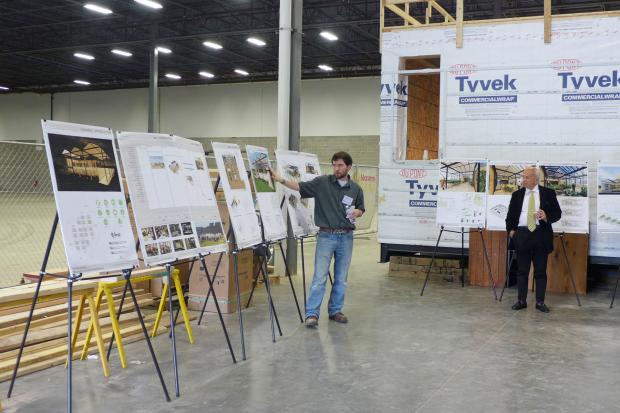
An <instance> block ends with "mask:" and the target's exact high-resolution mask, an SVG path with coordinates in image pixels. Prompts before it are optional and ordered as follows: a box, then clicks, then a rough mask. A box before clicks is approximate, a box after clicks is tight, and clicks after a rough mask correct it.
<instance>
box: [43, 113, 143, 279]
mask: <svg viewBox="0 0 620 413" xmlns="http://www.w3.org/2000/svg"><path fill="white" fill-rule="evenodd" d="M41 124H42V127H43V138H44V140H45V147H46V150H47V160H48V162H49V167H50V176H51V178H52V188H53V189H54V197H55V199H56V209H57V211H58V218H59V221H60V229H61V231H62V238H63V242H64V246H65V252H66V255H67V264H68V266H69V271H70V272H71V273H72V274H84V273H94V272H103V271H116V270H123V269H130V268H133V267H134V266H136V265H137V264H138V256H137V254H136V250H135V239H134V237H133V232H132V230H131V223H130V221H129V213H128V211H127V204H126V202H125V192H124V191H123V186H122V185H121V177H120V173H119V171H120V168H119V164H118V159H117V158H116V154H115V151H114V134H113V133H112V131H111V130H110V129H108V128H102V127H97V126H88V125H78V124H74V123H65V122H55V121H45V120H44V121H42V122H41Z"/></svg>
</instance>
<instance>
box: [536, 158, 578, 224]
mask: <svg viewBox="0 0 620 413" xmlns="http://www.w3.org/2000/svg"><path fill="white" fill-rule="evenodd" d="M539 171H540V180H539V184H540V185H542V186H544V187H546V188H550V189H553V190H554V191H555V193H556V195H557V197H558V203H559V204H560V208H561V209H562V218H561V219H560V220H559V221H558V222H556V223H554V224H553V231H554V232H568V233H576V234H587V233H589V232H590V222H589V219H590V212H589V200H588V165H587V164H586V163H579V162H571V163H558V162H539Z"/></svg>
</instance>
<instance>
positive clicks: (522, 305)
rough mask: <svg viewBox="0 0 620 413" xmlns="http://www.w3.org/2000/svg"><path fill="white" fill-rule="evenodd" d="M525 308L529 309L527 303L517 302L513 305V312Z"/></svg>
mask: <svg viewBox="0 0 620 413" xmlns="http://www.w3.org/2000/svg"><path fill="white" fill-rule="evenodd" d="M524 308H527V303H526V302H523V301H517V302H516V303H514V304H513V305H512V309H513V310H523V309H524Z"/></svg>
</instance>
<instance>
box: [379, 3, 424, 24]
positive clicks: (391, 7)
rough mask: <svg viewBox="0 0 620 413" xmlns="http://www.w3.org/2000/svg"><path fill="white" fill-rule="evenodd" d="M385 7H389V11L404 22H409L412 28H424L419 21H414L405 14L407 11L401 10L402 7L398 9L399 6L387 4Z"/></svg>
mask: <svg viewBox="0 0 620 413" xmlns="http://www.w3.org/2000/svg"><path fill="white" fill-rule="evenodd" d="M385 7H387V8H388V10H390V11H392V12H394V14H396V15H397V16H399V17H402V19H403V20H405V21H406V22H408V23H409V24H411V25H412V26H422V23H420V22H419V21H417V20H416V19H414V18H413V17H412V16H410V15H409V14H408V13H405V11H404V10H403V9H401V8H400V7H398V6H397V5H395V4H387V3H386V5H385Z"/></svg>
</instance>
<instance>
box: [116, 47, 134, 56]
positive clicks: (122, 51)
mask: <svg viewBox="0 0 620 413" xmlns="http://www.w3.org/2000/svg"><path fill="white" fill-rule="evenodd" d="M112 53H114V54H117V55H119V56H124V57H131V56H133V54H132V53H130V52H127V51H125V50H121V49H112Z"/></svg>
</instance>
